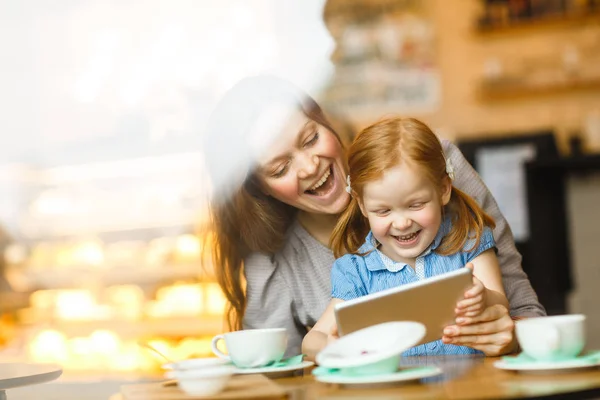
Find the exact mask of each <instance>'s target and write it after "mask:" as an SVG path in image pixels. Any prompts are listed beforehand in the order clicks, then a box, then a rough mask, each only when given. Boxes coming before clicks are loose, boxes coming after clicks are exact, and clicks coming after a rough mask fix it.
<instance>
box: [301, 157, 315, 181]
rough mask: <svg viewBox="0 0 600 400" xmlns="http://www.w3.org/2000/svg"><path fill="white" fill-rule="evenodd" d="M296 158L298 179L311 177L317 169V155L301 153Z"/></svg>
mask: <svg viewBox="0 0 600 400" xmlns="http://www.w3.org/2000/svg"><path fill="white" fill-rule="evenodd" d="M297 160H298V165H299V167H298V177H299V178H300V179H304V178H308V177H311V176H312V175H314V174H316V173H317V171H318V170H319V156H316V155H310V154H302V155H301V156H300V157H298V158H297Z"/></svg>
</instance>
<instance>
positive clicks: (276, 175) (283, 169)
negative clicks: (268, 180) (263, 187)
mask: <svg viewBox="0 0 600 400" xmlns="http://www.w3.org/2000/svg"><path fill="white" fill-rule="evenodd" d="M287 170H288V164H285V165H283V166H281V167H280V168H277V169H276V170H275V171H274V172H273V173H272V174H271V176H272V177H273V178H279V177H282V176H283V175H285V173H286V172H287Z"/></svg>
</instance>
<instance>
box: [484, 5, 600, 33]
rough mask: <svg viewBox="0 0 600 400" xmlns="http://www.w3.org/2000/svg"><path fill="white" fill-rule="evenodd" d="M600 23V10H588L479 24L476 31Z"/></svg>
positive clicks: (500, 31)
mask: <svg viewBox="0 0 600 400" xmlns="http://www.w3.org/2000/svg"><path fill="white" fill-rule="evenodd" d="M594 22H596V23H600V11H599V10H594V11H588V12H586V13H584V14H564V15H549V16H546V17H538V18H535V19H524V20H521V21H514V22H511V23H510V25H503V26H492V25H491V26H477V27H476V29H475V33H476V34H477V35H480V36H491V35H494V36H495V35H502V34H510V33H515V34H516V33H525V32H533V31H536V30H543V29H554V28H577V27H581V26H584V25H586V24H589V23H594Z"/></svg>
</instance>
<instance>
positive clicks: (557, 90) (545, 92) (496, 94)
mask: <svg viewBox="0 0 600 400" xmlns="http://www.w3.org/2000/svg"><path fill="white" fill-rule="evenodd" d="M582 90H596V91H600V77H598V78H593V79H571V80H568V81H564V82H556V83H554V84H548V85H527V84H523V85H516V84H513V85H506V86H500V85H498V86H496V85H489V84H483V85H481V86H480V88H479V90H478V93H477V97H478V98H479V99H480V100H483V101H502V100H514V99H519V98H527V97H537V96H552V95H557V94H563V93H569V92H574V91H582Z"/></svg>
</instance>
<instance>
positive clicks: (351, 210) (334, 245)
mask: <svg viewBox="0 0 600 400" xmlns="http://www.w3.org/2000/svg"><path fill="white" fill-rule="evenodd" d="M367 233H369V222H368V220H367V219H366V218H365V217H364V216H363V215H362V212H361V211H360V207H359V205H358V201H357V200H356V197H355V196H352V198H351V199H350V203H349V204H348V207H347V208H346V209H345V210H344V212H343V213H342V214H341V216H340V218H339V219H338V222H337V224H336V225H335V228H334V229H333V233H332V234H331V240H330V243H329V244H330V247H331V249H332V250H333V254H334V256H335V257H336V258H338V257H341V256H342V255H344V254H346V253H354V252H356V251H357V250H358V248H359V247H360V246H361V245H362V244H363V242H364V241H365V237H366V236H367Z"/></svg>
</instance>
